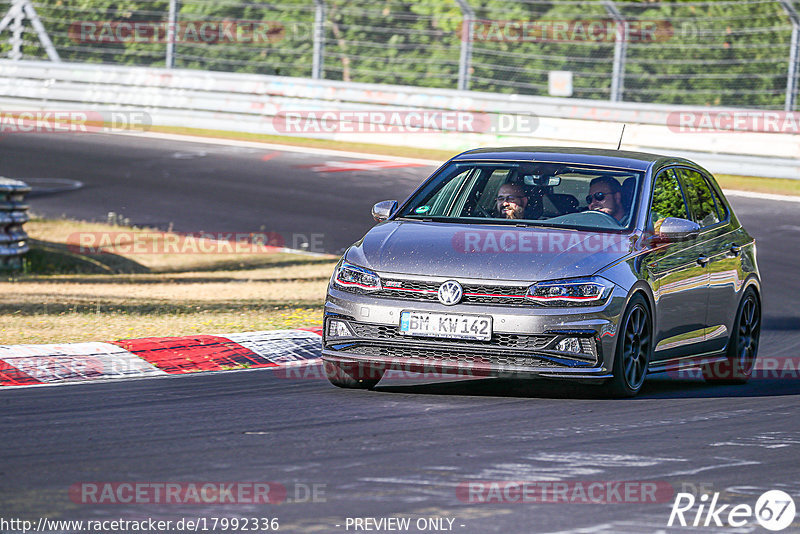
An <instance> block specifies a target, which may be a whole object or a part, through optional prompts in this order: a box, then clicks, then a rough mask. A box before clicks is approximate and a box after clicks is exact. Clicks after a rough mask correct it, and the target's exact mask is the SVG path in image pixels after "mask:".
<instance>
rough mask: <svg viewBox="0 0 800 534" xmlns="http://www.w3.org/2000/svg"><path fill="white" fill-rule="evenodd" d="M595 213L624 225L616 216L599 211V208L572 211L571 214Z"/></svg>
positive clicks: (618, 224)
mask: <svg viewBox="0 0 800 534" xmlns="http://www.w3.org/2000/svg"><path fill="white" fill-rule="evenodd" d="M594 214H597V215H602V216H604V217H605V218H606V219H611V220H612V221H614V224H616V225H617V226H622V224H621V223H620V222H619V221H618V220H617V219H616V217H614V216H613V215H609V214H608V213H606V212H604V211H598V210H587V211H577V212H575V213H572V214H571V215H594Z"/></svg>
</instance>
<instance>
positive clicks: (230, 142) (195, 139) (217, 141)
mask: <svg viewBox="0 0 800 534" xmlns="http://www.w3.org/2000/svg"><path fill="white" fill-rule="evenodd" d="M111 135H128V136H133V137H151V138H154V139H165V140H168V141H182V142H185V143H206V144H211V145H220V146H238V147H247V148H258V149H263V150H277V151H282V152H299V153H301V154H316V155H320V156H338V157H342V158H358V159H373V160H374V159H382V160H386V161H397V162H400V163H416V164H418V165H431V166H434V167H438V166H439V165H441V164H442V163H444V162H445V160H444V159H442V160H430V159H419V158H406V157H402V156H387V155H384V154H376V153H374V152H349V151H346V150H335V149H332V148H316V147H303V146H295V145H280V144H275V143H262V142H259V141H242V140H240V139H221V138H216V137H203V136H193V135H180V134H168V133H162V132H111ZM456 154H457V152H454V153H453V155H454V156H455V155H456Z"/></svg>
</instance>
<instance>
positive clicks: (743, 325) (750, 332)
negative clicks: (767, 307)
mask: <svg viewBox="0 0 800 534" xmlns="http://www.w3.org/2000/svg"><path fill="white" fill-rule="evenodd" d="M733 324H734V327H733V331H732V332H731V337H730V339H729V340H728V353H727V356H728V358H727V359H726V360H725V361H723V362H719V363H715V364H711V365H706V366H704V367H703V378H705V379H706V382H712V383H714V384H744V383H746V382H747V381H748V380H749V379H750V376H751V375H752V374H753V368H754V367H755V364H756V357H757V356H758V342H759V338H760V337H761V302H760V301H759V299H758V295H757V294H756V292H755V290H754V289H753V288H752V287H748V288H747V289H746V290H745V291H744V295H742V300H741V301H740V302H739V308H738V310H737V311H736V321H735V322H734V323H733Z"/></svg>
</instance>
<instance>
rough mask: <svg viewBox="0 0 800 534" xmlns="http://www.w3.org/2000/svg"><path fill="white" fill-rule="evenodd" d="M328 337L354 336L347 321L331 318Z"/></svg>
mask: <svg viewBox="0 0 800 534" xmlns="http://www.w3.org/2000/svg"><path fill="white" fill-rule="evenodd" d="M328 337H353V331H352V330H350V327H349V326H348V325H347V323H346V322H344V321H340V320H338V319H331V320H330V321H329V322H328Z"/></svg>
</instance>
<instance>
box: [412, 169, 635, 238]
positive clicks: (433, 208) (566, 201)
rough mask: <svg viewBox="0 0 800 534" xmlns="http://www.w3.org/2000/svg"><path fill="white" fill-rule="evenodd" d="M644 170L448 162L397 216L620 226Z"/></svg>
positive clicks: (627, 216)
mask: <svg viewBox="0 0 800 534" xmlns="http://www.w3.org/2000/svg"><path fill="white" fill-rule="evenodd" d="M642 179H643V173H642V172H638V171H628V170H620V169H614V168H598V167H583V166H581V165H572V164H564V163H544V162H520V163H507V162H503V163H483V162H480V163H476V162H456V163H451V164H450V165H448V166H447V167H445V168H444V169H442V171H441V172H440V173H439V174H437V175H436V177H435V178H434V179H432V180H431V181H430V182H429V183H427V184H426V185H425V186H424V187H423V188H422V189H420V190H419V191H418V192H417V193H416V194H415V195H414V196H413V197H412V198H411V199H410V201H409V202H408V203H407V204H406V205H405V206H404V207H403V209H402V210H401V212H400V213H399V215H398V216H399V217H404V218H409V219H435V220H443V221H460V222H470V223H486V224H498V223H509V224H529V225H542V226H556V227H564V228H581V229H587V228H589V229H603V230H620V229H623V228H627V227H629V226H630V224H631V219H632V218H633V217H632V212H633V209H634V206H633V204H634V202H633V199H635V198H637V196H638V195H637V192H638V190H639V188H640V187H641V183H642Z"/></svg>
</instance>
